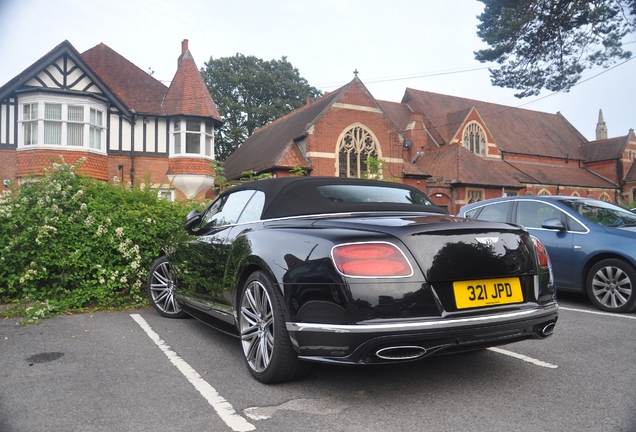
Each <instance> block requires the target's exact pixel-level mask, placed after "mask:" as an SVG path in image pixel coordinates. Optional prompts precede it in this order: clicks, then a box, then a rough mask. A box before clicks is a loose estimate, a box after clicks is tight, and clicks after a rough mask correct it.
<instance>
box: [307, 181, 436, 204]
mask: <svg viewBox="0 0 636 432" xmlns="http://www.w3.org/2000/svg"><path fill="white" fill-rule="evenodd" d="M316 189H317V190H318V192H319V193H320V195H322V196H323V197H324V198H325V199H327V200H329V201H334V202H349V203H351V202H368V203H369V202H371V203H399V204H419V205H427V206H432V205H434V204H433V203H432V202H431V201H430V200H429V199H428V197H427V196H426V195H424V194H423V193H420V192H417V191H413V190H410V189H400V188H395V187H383V186H368V185H325V186H318V187H317V188H316Z"/></svg>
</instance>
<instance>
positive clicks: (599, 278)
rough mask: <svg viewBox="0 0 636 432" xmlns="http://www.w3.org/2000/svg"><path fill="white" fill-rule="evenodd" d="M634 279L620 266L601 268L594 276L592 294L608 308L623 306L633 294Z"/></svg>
mask: <svg viewBox="0 0 636 432" xmlns="http://www.w3.org/2000/svg"><path fill="white" fill-rule="evenodd" d="M633 289H634V287H633V281H632V280H631V279H630V277H629V275H628V274H627V273H626V272H624V271H623V270H622V269H620V268H619V267H614V266H605V267H601V268H599V269H598V270H597V271H596V273H595V274H594V276H593V278H592V294H593V295H594V298H595V299H596V300H597V301H598V303H599V304H601V305H603V306H605V307H606V308H608V309H618V308H621V307H623V306H624V305H625V304H627V302H629V300H630V298H631V297H632V295H633Z"/></svg>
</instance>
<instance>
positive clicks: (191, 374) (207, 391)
mask: <svg viewBox="0 0 636 432" xmlns="http://www.w3.org/2000/svg"><path fill="white" fill-rule="evenodd" d="M130 316H131V317H132V319H134V320H135V321H137V324H139V326H140V327H141V328H142V329H143V330H144V331H145V332H146V333H147V334H148V336H149V337H150V339H152V340H153V341H154V343H155V344H156V345H157V346H158V347H159V348H160V349H161V351H163V353H164V354H165V355H166V357H168V359H169V360H170V361H171V362H172V364H173V365H175V366H176V367H177V369H179V371H181V373H182V374H183V375H184V376H185V377H186V378H187V379H188V381H190V383H191V384H192V385H193V386H194V387H195V388H196V389H197V390H198V391H199V393H201V395H202V396H203V397H204V398H205V399H206V400H207V401H208V403H209V404H210V405H212V408H214V409H215V410H216V412H217V414H218V415H219V417H221V419H222V420H223V421H224V422H225V424H227V425H228V426H229V427H230V428H231V429H232V430H233V431H237V432H242V431H251V430H254V429H256V427H254V425H253V424H251V423H250V422H248V421H247V420H245V419H244V418H243V417H241V416H240V415H238V414H237V413H236V411H235V410H234V408H232V405H231V404H230V403H229V402H228V401H226V400H225V399H224V398H223V397H222V396H221V395H219V394H218V392H217V391H216V390H215V389H214V387H212V386H211V385H210V384H209V383H208V382H207V381H205V380H204V379H203V378H201V375H199V373H198V372H197V371H195V370H194V369H193V368H192V367H191V366H190V365H189V364H188V363H186V362H185V361H184V360H183V359H182V358H181V357H179V356H178V355H177V353H175V352H174V351H173V350H172V348H170V346H168V344H167V343H166V342H165V341H164V340H163V339H161V338H160V337H159V335H158V334H157V333H156V332H155V331H154V330H153V329H152V327H150V325H149V324H148V323H147V322H146V320H144V319H143V318H142V317H141V316H140V315H139V314H130Z"/></svg>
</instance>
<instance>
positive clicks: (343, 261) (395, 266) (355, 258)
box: [331, 242, 413, 277]
mask: <svg viewBox="0 0 636 432" xmlns="http://www.w3.org/2000/svg"><path fill="white" fill-rule="evenodd" d="M331 257H332V259H333V262H334V264H335V265H336V268H337V269H338V271H339V272H340V273H342V274H343V275H345V276H352V277H408V276H411V275H412V274H413V269H412V268H411V264H409V261H408V260H407V259H406V256H405V255H404V253H403V252H402V251H401V250H400V249H399V248H398V247H397V246H395V245H393V244H391V243H382V242H376V243H349V244H343V245H339V246H335V247H334V248H333V249H332V250H331Z"/></svg>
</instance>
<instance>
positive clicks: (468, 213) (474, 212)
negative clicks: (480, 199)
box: [464, 207, 482, 219]
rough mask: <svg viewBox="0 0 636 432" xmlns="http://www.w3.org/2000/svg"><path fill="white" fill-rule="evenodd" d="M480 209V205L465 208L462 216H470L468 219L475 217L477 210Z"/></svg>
mask: <svg viewBox="0 0 636 432" xmlns="http://www.w3.org/2000/svg"><path fill="white" fill-rule="evenodd" d="M481 209H482V207H477V208H474V209H470V210H467V211H466V212H465V213H464V217H466V218H470V219H475V218H476V217H477V215H478V214H479V212H480V211H481Z"/></svg>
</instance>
